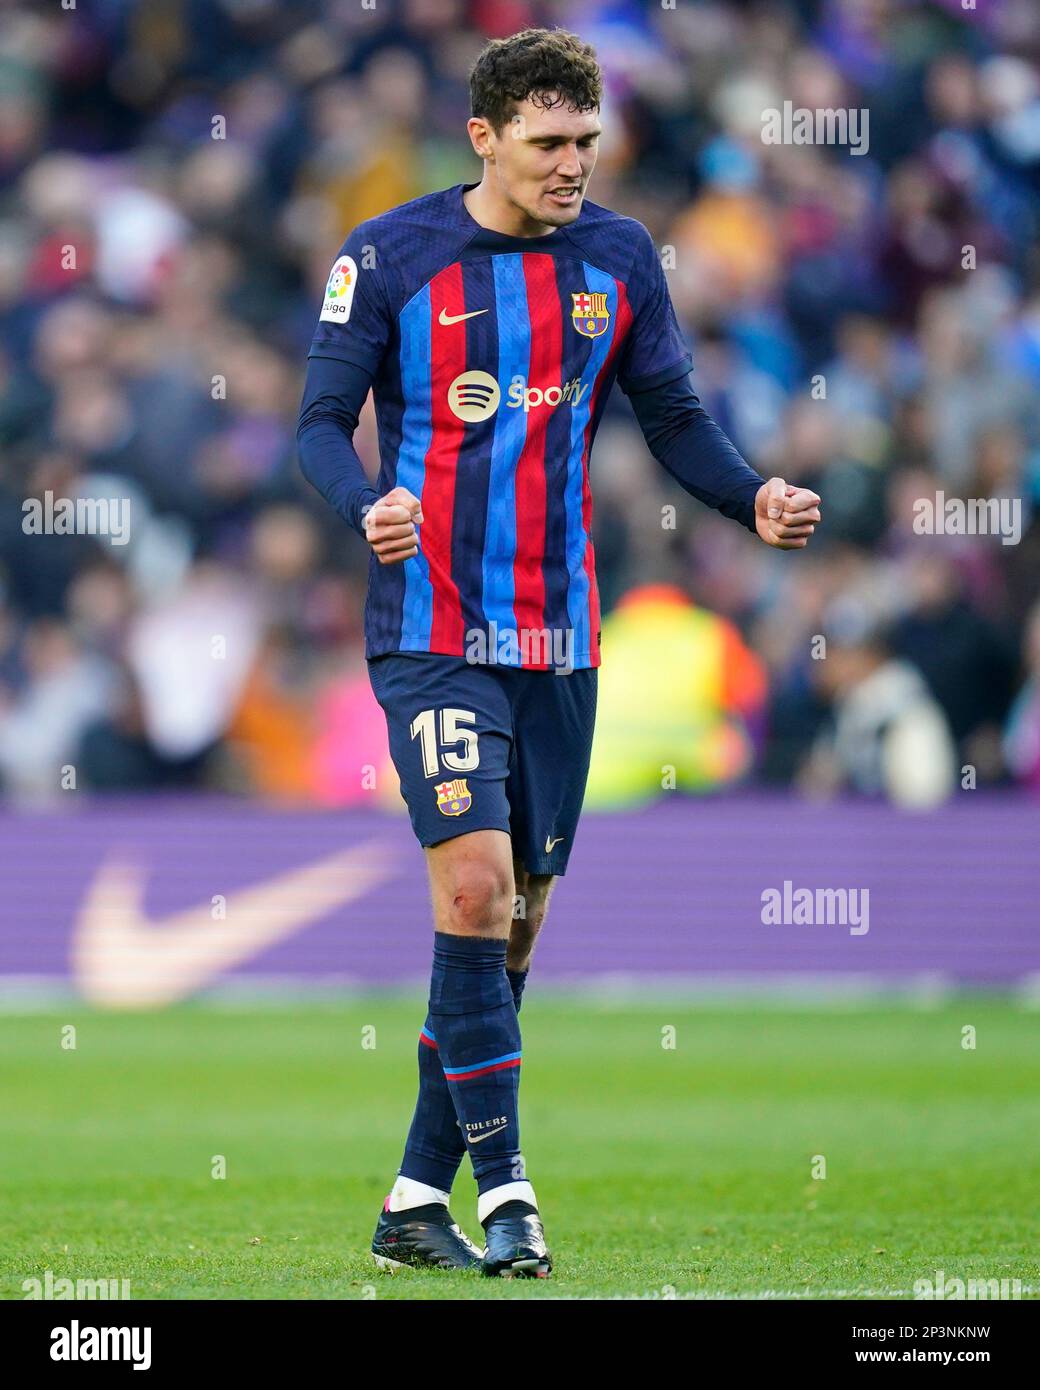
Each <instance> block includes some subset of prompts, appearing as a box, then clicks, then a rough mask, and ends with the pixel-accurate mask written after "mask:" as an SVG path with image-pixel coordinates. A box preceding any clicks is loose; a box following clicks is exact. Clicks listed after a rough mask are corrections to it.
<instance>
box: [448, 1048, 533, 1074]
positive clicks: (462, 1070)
mask: <svg viewBox="0 0 1040 1390" xmlns="http://www.w3.org/2000/svg"><path fill="white" fill-rule="evenodd" d="M520 1058H521V1054H520V1053H519V1052H506V1053H503V1055H502V1056H501V1057H489V1058H488V1060H487V1061H486V1062H475V1063H471V1064H470V1065H469V1066H466V1067H449V1066H445V1067H444V1075H445V1077H446V1078H447V1080H448V1081H472V1080H473V1078H474V1077H476V1076H487V1075H488V1074H489V1073H490V1072H493V1071H508V1070H509V1068H510V1067H518V1066H519V1065H520Z"/></svg>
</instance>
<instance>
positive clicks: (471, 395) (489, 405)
mask: <svg viewBox="0 0 1040 1390" xmlns="http://www.w3.org/2000/svg"><path fill="white" fill-rule="evenodd" d="M501 398H502V392H501V391H500V390H499V389H498V382H497V381H496V380H495V378H494V377H493V376H491V375H490V373H488V372H463V373H462V375H461V376H457V377H456V378H455V380H454V381H453V382H452V383H451V385H450V386H449V387H448V404H449V405H450V406H451V410H452V414H453V415H457V416H458V418H459V419H460V420H466V421H475V420H487V419H488V418H489V417H490V416H492V415H494V413H495V411H496V410H497V409H498V403H499V401H500V400H501Z"/></svg>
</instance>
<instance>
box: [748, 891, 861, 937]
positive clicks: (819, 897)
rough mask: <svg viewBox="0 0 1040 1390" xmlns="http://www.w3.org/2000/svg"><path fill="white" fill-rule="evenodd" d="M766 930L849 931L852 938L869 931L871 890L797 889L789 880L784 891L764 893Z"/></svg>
mask: <svg viewBox="0 0 1040 1390" xmlns="http://www.w3.org/2000/svg"><path fill="white" fill-rule="evenodd" d="M762 924H763V926H767V927H773V926H780V925H783V926H825V927H834V926H841V927H848V929H849V935H850V936H866V934H867V932H868V931H870V889H869V888H796V887H795V886H794V884H793V882H792V881H791V879H789V878H785V879H784V885H783V888H763V889H762Z"/></svg>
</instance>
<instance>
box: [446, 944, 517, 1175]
mask: <svg viewBox="0 0 1040 1390" xmlns="http://www.w3.org/2000/svg"><path fill="white" fill-rule="evenodd" d="M505 964H506V943H505V941H504V940H501V941H495V940H490V939H488V938H485V937H479V936H451V935H449V934H447V933H446V932H435V933H434V947H433V975H432V980H431V985H430V1021H431V1022H432V1024H433V1027H434V1030H435V1035H436V1041H437V1044H438V1048H439V1052H440V1060H441V1066H442V1067H443V1068H444V1075H445V1077H446V1078H447V1083H448V1089H449V1091H450V1093H451V1098H452V1101H453V1102H454V1105H455V1113H456V1115H457V1117H458V1121H459V1125H460V1127H461V1130H462V1137H463V1138H464V1140H465V1141H466V1147H467V1148H468V1149H469V1153H470V1161H471V1162H472V1164H473V1175H474V1177H475V1178H476V1180H477V1190H478V1192H487V1191H489V1190H490V1189H491V1188H493V1187H499V1186H501V1185H502V1184H503V1183H507V1182H515V1181H517V1180H518V1179H520V1178H522V1177H523V1176H524V1174H523V1163H522V1159H521V1157H520V1124H519V1114H518V1109H517V1098H518V1092H519V1086H520V1025H519V1023H518V1021H517V1015H516V1005H515V1004H514V1003H513V991H512V990H511V988H510V985H509V981H508V980H507V978H506V968H505Z"/></svg>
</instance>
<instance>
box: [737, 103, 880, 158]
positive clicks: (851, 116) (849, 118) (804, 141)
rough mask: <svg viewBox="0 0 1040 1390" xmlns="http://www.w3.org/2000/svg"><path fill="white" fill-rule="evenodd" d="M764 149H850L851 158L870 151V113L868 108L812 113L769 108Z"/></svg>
mask: <svg viewBox="0 0 1040 1390" xmlns="http://www.w3.org/2000/svg"><path fill="white" fill-rule="evenodd" d="M762 143H763V145H847V146H848V147H849V152H850V153H851V154H866V153H867V150H868V149H869V148H870V112H869V111H868V110H867V108H866V107H865V106H840V107H837V108H836V109H835V108H832V107H829V106H828V107H823V108H817V109H816V110H810V109H809V108H808V107H807V106H795V104H794V103H793V102H791V101H785V102H784V108H783V110H782V111H778V110H777V108H776V107H775V106H767V107H766V109H765V110H764V111H763V112H762Z"/></svg>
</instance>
